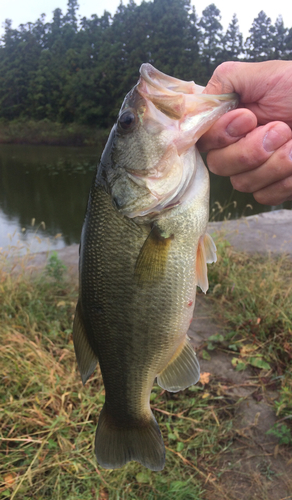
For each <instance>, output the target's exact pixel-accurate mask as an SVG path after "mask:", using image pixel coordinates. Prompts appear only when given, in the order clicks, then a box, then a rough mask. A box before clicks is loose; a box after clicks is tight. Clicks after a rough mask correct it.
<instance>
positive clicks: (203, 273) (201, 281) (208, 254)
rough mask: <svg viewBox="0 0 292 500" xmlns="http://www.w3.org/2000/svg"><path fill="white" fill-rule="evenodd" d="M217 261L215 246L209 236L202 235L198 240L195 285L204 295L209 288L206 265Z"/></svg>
mask: <svg viewBox="0 0 292 500" xmlns="http://www.w3.org/2000/svg"><path fill="white" fill-rule="evenodd" d="M216 261H217V255H216V246H215V243H214V241H213V239H212V237H211V236H210V235H209V234H207V233H206V234H204V235H203V236H201V238H200V239H199V244H198V249H197V259H196V279H197V285H198V286H199V287H200V288H201V290H202V291H203V292H204V293H206V291H207V290H208V288H209V283H208V274H207V264H211V263H212V262H216Z"/></svg>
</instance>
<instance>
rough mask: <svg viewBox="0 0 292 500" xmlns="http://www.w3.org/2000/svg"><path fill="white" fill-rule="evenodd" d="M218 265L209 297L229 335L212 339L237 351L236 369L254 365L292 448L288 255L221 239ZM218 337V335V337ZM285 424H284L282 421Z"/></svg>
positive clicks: (278, 431) (282, 437)
mask: <svg viewBox="0 0 292 500" xmlns="http://www.w3.org/2000/svg"><path fill="white" fill-rule="evenodd" d="M217 248H218V255H219V258H218V263H217V264H216V265H213V266H211V267H210V272H209V277H210V282H211V287H210V294H211V296H212V299H213V300H214V302H215V304H216V307H217V312H218V319H219V320H221V321H222V323H225V325H226V326H227V330H228V331H227V333H226V334H225V335H224V336H222V335H219V336H218V337H219V338H217V339H216V338H215V339H214V341H215V342H212V338H211V339H210V340H209V348H210V349H212V348H214V344H216V345H218V343H219V344H220V345H221V347H222V348H224V349H226V350H229V351H231V352H232V353H234V357H233V359H232V363H233V365H234V367H235V369H236V370H239V371H240V370H245V369H246V368H247V367H248V366H251V367H254V369H255V372H256V374H258V375H259V376H260V380H261V381H262V384H263V385H264V386H266V387H268V386H269V385H270V386H271V387H277V388H278V390H279V398H277V399H276V400H275V402H274V406H275V411H276V415H277V416H278V417H280V418H279V421H280V423H279V424H276V426H275V429H274V432H273V430H272V431H271V433H274V435H276V436H277V437H279V442H280V444H283V443H286V444H292V433H291V431H292V265H291V257H290V256H288V255H285V254H281V255H279V256H272V255H269V254H266V255H264V256H261V255H248V254H245V253H240V252H237V251H234V250H233V249H232V248H231V247H230V246H229V245H228V244H227V243H226V241H224V240H223V241H220V240H219V241H217ZM215 337H216V336H215ZM283 422H284V423H283Z"/></svg>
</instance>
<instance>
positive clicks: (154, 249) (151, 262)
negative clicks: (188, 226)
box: [135, 226, 173, 283]
mask: <svg viewBox="0 0 292 500" xmlns="http://www.w3.org/2000/svg"><path fill="white" fill-rule="evenodd" d="M172 239H173V236H170V237H164V236H162V234H161V231H160V230H159V228H158V227H157V226H154V227H153V229H152V230H151V231H150V233H149V235H148V237H147V239H146V240H145V242H144V245H143V246H142V248H141V250H140V253H139V255H138V258H137V262H136V267H135V277H136V278H137V279H138V282H139V283H143V282H155V281H158V280H159V279H161V278H163V276H164V275H165V271H166V265H167V257H168V251H169V246H170V244H171V241H172Z"/></svg>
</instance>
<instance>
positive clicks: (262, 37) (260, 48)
mask: <svg viewBox="0 0 292 500" xmlns="http://www.w3.org/2000/svg"><path fill="white" fill-rule="evenodd" d="M249 32H250V36H249V37H248V38H247V40H246V42H245V46H246V49H247V55H248V59H249V60H251V61H267V60H269V59H273V57H274V51H273V40H274V28H273V26H272V24H271V18H270V17H267V15H266V14H265V13H264V11H263V10H261V12H260V13H259V15H258V17H256V18H255V19H254V21H253V23H252V27H251V28H250V30H249Z"/></svg>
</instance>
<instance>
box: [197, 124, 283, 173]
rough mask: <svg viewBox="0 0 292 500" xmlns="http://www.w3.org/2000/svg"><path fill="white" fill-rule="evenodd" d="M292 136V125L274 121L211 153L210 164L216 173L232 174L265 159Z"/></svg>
mask: <svg viewBox="0 0 292 500" xmlns="http://www.w3.org/2000/svg"><path fill="white" fill-rule="evenodd" d="M290 138H291V129H290V127H289V126H288V125H286V124H285V123H283V122H271V123H269V124H267V125H264V126H262V127H257V128H255V129H254V130H252V131H251V132H250V133H249V134H247V135H246V136H245V137H243V138H242V139H239V141H237V142H235V143H234V144H231V145H230V146H227V147H226V148H222V149H215V150H212V151H210V152H209V153H208V155H207V164H208V167H209V169H210V170H211V172H213V173H214V174H217V175H223V176H233V175H237V174H240V173H243V172H248V171H250V170H253V169H255V168H257V167H259V166H260V165H262V164H263V163H265V162H266V161H267V160H268V159H269V158H270V156H272V154H273V152H274V151H275V150H277V149H278V148H280V147H281V146H283V144H285V143H286V142H287V141H288V140H289V139H290Z"/></svg>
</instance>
